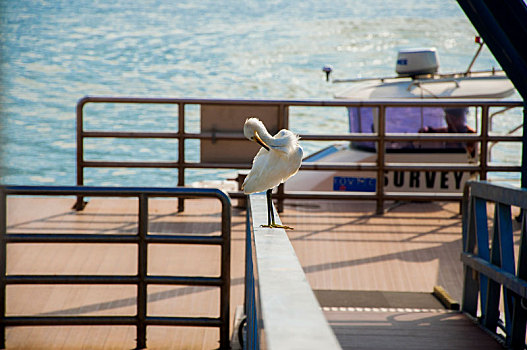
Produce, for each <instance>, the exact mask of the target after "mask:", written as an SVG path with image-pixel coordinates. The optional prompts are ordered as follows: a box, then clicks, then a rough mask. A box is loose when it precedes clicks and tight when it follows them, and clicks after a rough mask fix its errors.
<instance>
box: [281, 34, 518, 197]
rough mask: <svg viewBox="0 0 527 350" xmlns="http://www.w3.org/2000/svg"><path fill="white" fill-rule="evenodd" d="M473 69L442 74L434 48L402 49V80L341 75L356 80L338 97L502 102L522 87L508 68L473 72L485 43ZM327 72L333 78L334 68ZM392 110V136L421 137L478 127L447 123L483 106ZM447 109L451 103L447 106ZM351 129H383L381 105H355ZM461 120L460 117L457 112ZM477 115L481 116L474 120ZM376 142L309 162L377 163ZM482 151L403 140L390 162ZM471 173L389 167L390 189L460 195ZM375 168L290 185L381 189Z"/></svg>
mask: <svg viewBox="0 0 527 350" xmlns="http://www.w3.org/2000/svg"><path fill="white" fill-rule="evenodd" d="M476 42H477V43H479V45H480V46H479V48H478V51H477V52H476V54H475V56H474V57H473V59H472V61H471V63H470V65H469V67H468V69H467V70H466V71H464V72H459V73H447V74H440V73H438V70H439V59H438V55H437V50H436V49H435V48H418V49H406V50H401V51H399V53H398V56H397V62H396V72H397V74H398V75H397V76H395V77H384V78H366V79H335V80H333V82H334V83H353V85H352V86H351V87H348V88H345V89H343V90H342V91H339V92H337V93H336V94H335V95H334V97H335V99H337V100H342V101H355V102H356V101H370V102H372V101H373V102H374V101H381V100H382V101H391V100H393V101H420V100H439V101H448V102H450V103H451V102H452V100H455V101H456V100H457V101H461V100H471V101H478V100H483V99H503V98H506V97H508V96H511V95H512V94H513V93H514V91H515V89H514V85H513V84H512V82H511V81H510V80H509V79H508V78H507V76H506V75H505V73H504V72H503V71H499V70H496V69H492V70H488V71H472V70H471V68H472V66H473V64H474V62H475V60H476V58H477V56H478V55H479V53H480V51H481V48H482V46H483V42H482V41H481V40H480V39H478V38H476ZM323 71H324V72H325V73H326V78H327V79H328V80H329V78H330V74H331V71H332V68H331V67H329V66H325V67H324V68H323ZM448 102H446V103H445V106H439V107H438V106H434V107H415V106H404V105H402V106H394V107H387V108H386V112H385V113H386V114H385V119H386V121H385V133H386V134H419V133H422V132H436V133H437V132H441V133H443V132H454V133H465V132H474V130H469V129H470V128H468V129H467V128H465V129H463V130H457V131H456V130H455V129H452V128H451V127H450V126H449V125H447V121H446V118H445V116H446V114H449V115H456V117H455V118H458V120H461V121H463V122H464V123H465V124H466V119H467V115H469V116H471V117H474V115H475V113H477V110H476V108H473V110H472V109H471V110H469V109H468V108H462V107H459V106H457V107H456V106H454V107H453V108H452V107H448V106H447V103H448ZM447 107H448V108H447ZM347 110H348V118H349V132H350V133H358V134H365V135H367V134H373V135H374V134H376V133H377V132H378V130H379V125H378V121H379V115H378V108H377V107H374V106H363V107H362V106H349V107H347ZM451 118H454V117H451ZM472 119H477V118H472ZM376 147H377V146H376V143H375V142H374V141H351V142H349V143H344V144H338V145H332V146H329V147H326V148H325V149H323V150H321V151H320V152H317V153H315V154H313V155H311V156H308V157H307V158H306V159H304V163H341V164H342V163H359V164H360V163H375V162H376V159H377V149H376ZM477 156H478V153H477V149H475V147H474V145H473V144H472V145H471V144H470V143H468V144H467V143H463V142H444V141H441V142H416V141H398V142H386V143H385V155H384V157H385V162H386V163H405V164H408V163H416V164H423V163H443V164H453V163H454V164H455V163H459V164H471V163H475V162H476V159H477ZM474 176H475V175H474V174H471V173H470V172H467V171H389V172H385V178H384V188H385V190H386V191H396V192H401V191H411V192H434V193H437V192H440V193H455V192H458V193H459V192H461V191H462V190H463V186H464V184H465V182H466V181H467V180H469V179H470V178H471V177H474ZM376 181H377V174H376V172H372V171H370V172H368V171H322V172H321V171H309V170H307V171H306V170H304V171H300V172H299V173H298V174H297V175H296V176H294V177H293V178H291V179H289V180H288V182H287V183H286V185H285V186H286V190H291V191H295V190H310V191H352V192H375V191H376Z"/></svg>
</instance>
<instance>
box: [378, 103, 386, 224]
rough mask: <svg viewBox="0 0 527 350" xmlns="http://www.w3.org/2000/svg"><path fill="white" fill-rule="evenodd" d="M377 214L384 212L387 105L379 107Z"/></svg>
mask: <svg viewBox="0 0 527 350" xmlns="http://www.w3.org/2000/svg"><path fill="white" fill-rule="evenodd" d="M377 113H378V116H377V119H378V123H377V125H378V127H377V137H378V139H377V140H378V141H377V166H378V170H377V210H376V212H377V214H382V213H383V212H384V136H385V134H386V114H385V113H386V107H385V106H384V105H381V106H379V107H378V109H377Z"/></svg>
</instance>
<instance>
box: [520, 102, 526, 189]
mask: <svg viewBox="0 0 527 350" xmlns="http://www.w3.org/2000/svg"><path fill="white" fill-rule="evenodd" d="M521 186H522V188H527V101H523V134H522V164H521Z"/></svg>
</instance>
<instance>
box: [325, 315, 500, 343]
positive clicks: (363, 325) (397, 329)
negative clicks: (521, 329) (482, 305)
mask: <svg viewBox="0 0 527 350" xmlns="http://www.w3.org/2000/svg"><path fill="white" fill-rule="evenodd" d="M324 313H325V315H326V317H327V318H328V321H329V323H330V325H331V326H332V329H333V331H334V332H335V335H336V336H337V338H338V339H339V341H340V343H341V345H342V348H343V349H361V350H366V349H372V350H374V349H375V350H377V349H391V350H398V349H400V350H412V349H416V350H417V349H419V350H420V349H428V350H434V349H437V350H440V349H441V350H442V349H449V350H456V349H459V350H468V349H477V350H498V349H503V347H502V346H501V345H500V344H499V343H498V342H497V341H495V340H494V339H492V338H491V337H490V336H488V335H487V334H485V333H484V332H483V331H482V330H481V329H479V328H477V327H476V326H475V325H474V324H473V323H472V321H470V320H469V319H467V318H466V317H465V316H463V314H461V313H458V312H446V311H443V312H439V311H434V312H430V311H426V310H425V311H423V312H412V311H395V312H394V311H392V312H389V311H384V312H383V311H376V312H371V311H369V312H363V311H354V312H350V311H325V312H324Z"/></svg>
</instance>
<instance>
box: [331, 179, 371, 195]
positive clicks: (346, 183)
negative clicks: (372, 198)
mask: <svg viewBox="0 0 527 350" xmlns="http://www.w3.org/2000/svg"><path fill="white" fill-rule="evenodd" d="M376 184H377V179H375V178H371V177H354V176H335V177H333V191H356V192H375V186H376Z"/></svg>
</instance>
